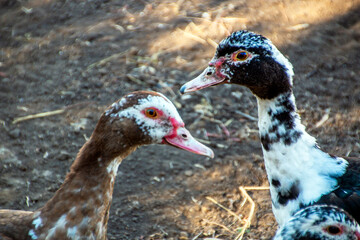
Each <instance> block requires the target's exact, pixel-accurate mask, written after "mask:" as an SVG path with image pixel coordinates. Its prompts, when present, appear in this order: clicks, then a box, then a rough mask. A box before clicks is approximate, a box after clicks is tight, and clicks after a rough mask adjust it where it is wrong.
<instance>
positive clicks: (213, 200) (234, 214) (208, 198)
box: [206, 197, 242, 221]
mask: <svg viewBox="0 0 360 240" xmlns="http://www.w3.org/2000/svg"><path fill="white" fill-rule="evenodd" d="M206 199H207V200H210V201H211V202H213V203H215V204H216V205H218V206H219V207H221V208H222V209H224V210H225V211H227V212H228V213H230V214H231V215H233V216H234V217H235V218H237V219H238V220H239V221H242V220H241V218H240V217H239V216H238V215H237V214H236V213H234V212H233V211H231V210H230V209H228V208H226V207H224V206H223V205H221V204H220V203H218V202H217V201H216V200H215V199H213V198H212V197H206Z"/></svg>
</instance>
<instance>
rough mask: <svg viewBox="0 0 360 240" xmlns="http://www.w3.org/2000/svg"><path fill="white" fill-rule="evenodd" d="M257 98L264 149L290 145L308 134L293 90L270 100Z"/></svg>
mask: <svg viewBox="0 0 360 240" xmlns="http://www.w3.org/2000/svg"><path fill="white" fill-rule="evenodd" d="M257 100H258V111H259V122H258V125H259V133H260V139H261V144H262V146H263V150H264V151H266V152H269V151H272V150H273V149H274V146H275V145H283V146H287V147H290V146H291V145H293V144H296V143H297V142H298V141H299V140H300V139H301V137H302V136H303V135H304V134H306V132H305V127H304V125H302V124H301V122H300V116H299V115H298V114H297V113H296V104H295V98H294V95H293V93H292V91H291V90H290V91H288V92H285V93H283V94H281V95H279V96H277V97H275V98H273V99H270V100H268V99H260V98H257ZM313 144H315V140H314V139H313Z"/></svg>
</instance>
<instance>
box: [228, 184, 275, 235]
mask: <svg viewBox="0 0 360 240" xmlns="http://www.w3.org/2000/svg"><path fill="white" fill-rule="evenodd" d="M268 189H269V187H242V186H240V187H239V190H240V192H241V194H242V195H243V196H244V198H245V199H247V200H248V201H249V203H250V205H251V206H250V213H249V216H248V217H247V219H244V220H243V221H245V224H244V225H243V226H242V228H241V232H240V233H239V235H237V236H236V238H235V239H234V240H241V239H242V238H243V237H244V234H245V231H246V229H248V228H250V225H251V220H252V218H253V216H254V214H255V202H254V200H253V199H252V198H251V197H250V196H249V194H248V193H247V191H246V190H249V191H251V190H268ZM243 203H244V204H245V200H244V202H243Z"/></svg>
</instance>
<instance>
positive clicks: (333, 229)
mask: <svg viewBox="0 0 360 240" xmlns="http://www.w3.org/2000/svg"><path fill="white" fill-rule="evenodd" d="M325 230H326V232H328V233H329V234H331V235H340V234H341V233H342V230H341V228H340V227H338V226H334V225H330V226H327V227H326V229H325Z"/></svg>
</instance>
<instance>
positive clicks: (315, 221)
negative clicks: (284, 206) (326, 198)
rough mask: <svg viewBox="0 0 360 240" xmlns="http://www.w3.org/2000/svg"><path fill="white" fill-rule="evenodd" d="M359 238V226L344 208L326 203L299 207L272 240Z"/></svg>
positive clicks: (344, 239) (347, 239)
mask: <svg viewBox="0 0 360 240" xmlns="http://www.w3.org/2000/svg"><path fill="white" fill-rule="evenodd" d="M305 239H306V240H360V226H359V224H358V223H357V222H356V221H355V219H354V218H352V217H351V216H350V215H349V214H348V213H347V212H345V211H344V210H342V209H340V208H338V207H334V206H328V205H312V206H309V207H306V208H304V209H301V210H300V211H299V212H297V213H296V214H295V215H294V216H292V217H291V218H290V220H289V221H288V222H286V223H285V224H284V225H283V226H282V227H281V228H279V229H278V231H277V232H276V235H275V237H274V240H305Z"/></svg>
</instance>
